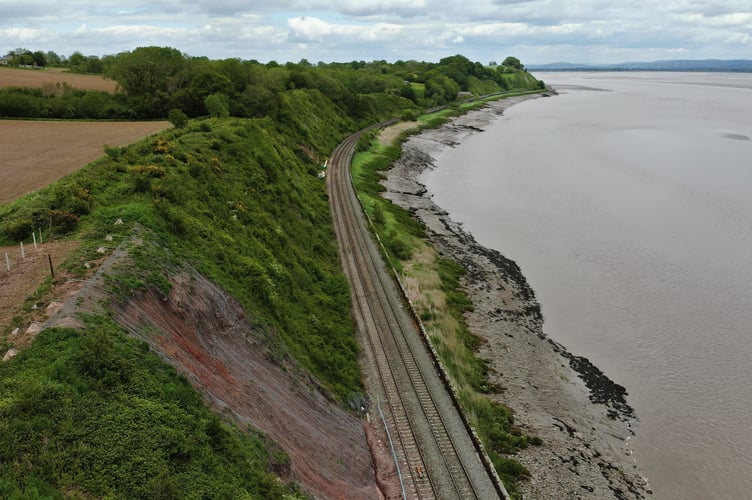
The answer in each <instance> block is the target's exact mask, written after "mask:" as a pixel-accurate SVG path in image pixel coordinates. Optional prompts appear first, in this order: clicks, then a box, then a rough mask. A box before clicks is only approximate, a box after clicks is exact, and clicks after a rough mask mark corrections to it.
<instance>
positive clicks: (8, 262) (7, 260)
mask: <svg viewBox="0 0 752 500" xmlns="http://www.w3.org/2000/svg"><path fill="white" fill-rule="evenodd" d="M5 267H7V268H8V272H10V259H9V258H8V252H5Z"/></svg>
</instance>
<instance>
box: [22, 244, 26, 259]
mask: <svg viewBox="0 0 752 500" xmlns="http://www.w3.org/2000/svg"><path fill="white" fill-rule="evenodd" d="M21 258H22V259H24V260H26V252H24V248H23V241H22V242H21Z"/></svg>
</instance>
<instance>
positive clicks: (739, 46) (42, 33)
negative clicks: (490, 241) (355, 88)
mask: <svg viewBox="0 0 752 500" xmlns="http://www.w3.org/2000/svg"><path fill="white" fill-rule="evenodd" d="M149 45H157V46H163V47H164V46H166V47H173V48H176V49H178V50H180V51H182V52H184V53H186V54H189V55H191V56H207V57H209V58H211V59H223V58H228V57H237V58H241V59H257V60H259V61H262V62H267V61H270V60H276V61H278V62H287V61H295V62H297V61H299V60H301V59H303V58H305V59H308V60H309V61H310V62H312V63H315V62H318V61H325V62H330V61H341V62H344V61H352V60H366V61H371V60H377V59H386V60H387V61H390V62H392V61H396V60H398V59H403V60H407V59H417V60H423V61H438V60H439V59H440V58H442V57H446V56H450V55H454V54H462V55H464V56H466V57H469V58H470V59H472V60H473V61H481V62H483V63H487V62H490V61H498V62H501V61H502V60H503V59H504V58H505V57H506V56H508V55H513V56H516V57H518V58H519V59H520V60H521V61H522V62H523V63H525V64H537V63H546V62H558V61H568V62H593V63H599V62H626V61H652V60H658V59H705V58H719V59H742V58H743V59H750V58H752V0H629V1H619V0H464V1H463V0H459V1H448V0H339V1H334V0H271V1H270V0H266V1H263V2H262V1H258V0H119V1H118V2H108V1H102V0H67V1H65V2H63V1H60V0H54V1H52V0H22V1H21V0H2V1H1V2H0V52H3V53H5V52H7V51H10V50H13V49H16V48H20V47H23V48H28V49H30V50H32V51H35V50H43V51H48V50H52V51H55V52H57V53H58V54H61V55H66V56H68V55H70V54H72V53H73V52H74V51H80V52H82V53H83V54H84V55H97V56H102V55H105V54H117V53H118V52H122V51H126V50H133V49H134V48H136V47H140V46H149Z"/></svg>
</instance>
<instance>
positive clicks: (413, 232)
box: [353, 91, 540, 496]
mask: <svg viewBox="0 0 752 500" xmlns="http://www.w3.org/2000/svg"><path fill="white" fill-rule="evenodd" d="M536 92H537V91H536ZM524 93H528V92H526V91H521V92H519V93H515V94H509V95H519V94H524ZM497 98H498V97H495V98H489V99H486V100H491V99H497ZM484 103H485V101H480V102H479V101H475V102H468V103H464V104H462V105H459V106H455V107H453V108H448V109H445V110H442V111H439V112H437V113H433V114H430V115H424V116H421V117H420V118H419V125H418V126H417V127H416V128H415V129H413V130H411V131H408V132H406V133H403V134H402V135H401V137H400V138H399V139H398V140H397V141H395V143H394V144H390V145H385V144H382V143H381V142H380V141H379V140H378V139H377V138H376V137H375V134H373V133H371V134H366V135H365V136H364V137H363V139H362V140H361V142H360V144H359V147H358V149H359V152H358V153H357V154H356V156H355V159H354V161H353V178H354V180H355V183H356V186H357V189H358V192H359V194H360V197H361V200H362V203H363V205H364V207H365V210H366V212H367V213H368V215H369V217H370V219H371V221H372V222H373V224H374V229H375V230H376V231H377V232H378V233H379V236H380V238H381V241H382V242H383V244H384V247H385V248H386V250H387V254H388V255H387V258H388V260H389V261H390V263H391V265H392V266H393V267H394V268H395V269H397V270H398V272H399V273H400V275H401V278H402V279H403V281H405V282H412V283H416V284H417V287H418V289H419V290H420V294H419V295H420V297H419V298H417V299H416V300H414V301H413V302H414V305H415V306H416V310H417V311H418V314H419V315H420V317H421V320H422V322H423V324H424V325H425V327H426V331H427V332H428V335H429V336H430V338H431V340H432V342H433V344H434V346H435V348H436V350H437V352H438V354H439V357H440V358H441V360H442V362H443V363H444V366H445V367H446V368H447V371H448V374H449V376H450V378H451V380H452V382H453V384H454V386H455V387H456V388H457V391H458V395H459V399H460V401H461V404H462V406H463V408H464V410H465V412H466V414H467V415H468V418H469V420H470V422H471V423H472V425H473V426H474V428H475V429H476V431H477V432H478V434H479V436H480V438H481V440H482V441H483V443H484V445H485V447H486V450H487V451H488V453H489V455H490V457H491V459H492V461H493V463H494V465H495V467H496V470H497V472H498V473H499V475H500V476H501V477H502V479H503V480H504V483H505V485H506V486H507V489H508V490H509V491H510V494H512V495H513V496H515V495H516V487H515V485H516V482H517V481H519V480H520V479H522V478H524V477H526V476H527V475H528V472H527V470H526V469H525V467H524V466H522V465H521V464H519V463H518V462H516V461H515V460H514V459H513V458H510V455H513V454H514V453H515V452H516V451H517V450H518V449H520V448H524V447H527V446H528V444H530V443H532V444H539V443H540V439H539V438H537V437H531V436H526V435H523V434H522V433H521V432H520V431H519V429H517V428H515V426H514V417H513V413H512V410H511V409H509V408H507V407H505V406H503V405H501V404H498V403H496V402H494V401H492V400H491V399H490V398H489V397H487V396H486V394H489V393H492V392H495V391H498V390H499V388H497V387H493V386H492V385H491V384H489V382H488V377H487V375H488V367H487V365H486V363H485V362H484V361H482V360H481V359H479V358H478V357H476V356H475V354H474V351H475V350H476V349H477V347H478V345H479V341H480V340H479V339H478V338H477V336H475V335H474V334H473V333H472V332H470V330H469V329H468V328H467V326H466V324H465V322H464V320H463V317H462V315H463V313H464V312H466V311H468V310H469V309H470V308H472V303H471V302H470V301H469V300H468V298H467V297H466V295H465V294H464V293H463V292H462V291H461V290H460V288H459V280H460V278H461V276H462V274H463V273H464V269H463V268H462V267H460V266H459V265H458V264H456V263H455V262H453V261H451V260H448V259H443V258H441V257H440V256H439V255H438V253H437V252H436V250H435V249H434V248H433V247H431V246H430V245H429V244H427V243H426V241H425V240H424V228H423V227H422V226H421V225H420V224H418V223H417V222H416V220H415V219H414V218H413V217H412V216H411V215H410V214H409V213H408V212H407V211H405V210H403V209H401V208H399V207H397V206H396V205H394V204H393V203H391V202H389V201H388V200H385V199H384V198H382V197H381V196H380V195H379V193H380V192H382V191H384V187H383V186H382V185H381V184H380V183H379V181H380V179H381V178H382V174H381V171H383V170H386V169H388V168H389V166H390V165H391V163H392V162H393V161H394V160H396V159H397V158H399V156H400V144H401V142H402V141H404V140H405V139H406V138H407V137H408V136H409V135H410V134H412V133H416V132H418V131H419V130H422V129H425V128H433V127H437V126H439V125H441V124H442V123H445V122H446V121H447V120H448V119H449V118H450V117H451V116H455V115H457V114H460V113H464V112H467V111H469V110H472V109H476V108H477V107H480V106H482V105H483V104H484Z"/></svg>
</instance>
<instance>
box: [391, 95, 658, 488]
mask: <svg viewBox="0 0 752 500" xmlns="http://www.w3.org/2000/svg"><path fill="white" fill-rule="evenodd" d="M535 97H538V96H523V97H514V98H508V99H505V100H502V101H498V102H495V103H491V104H489V105H487V106H486V107H484V108H482V109H480V110H477V111H473V112H471V113H469V114H466V115H464V116H461V117H458V118H455V119H453V120H452V121H451V122H449V123H447V124H445V125H443V126H441V127H439V128H437V129H431V130H426V131H424V132H422V133H420V134H419V135H415V136H413V137H411V138H410V139H409V140H408V141H407V142H405V143H404V144H403V147H402V151H403V154H402V157H401V159H400V160H398V161H397V162H396V163H395V165H394V168H392V169H391V170H390V171H388V172H387V173H386V175H387V178H386V180H385V181H384V182H383V184H384V185H385V187H386V189H387V190H386V192H385V193H384V196H386V197H387V198H389V199H390V200H392V201H393V202H394V203H397V204H398V205H400V206H402V207H403V208H405V209H407V210H409V211H410V212H411V213H412V214H414V216H415V217H416V218H418V219H419V220H420V221H421V222H422V223H423V224H424V225H425V226H426V228H427V234H428V238H429V240H430V241H431V243H432V244H433V245H434V246H435V248H436V249H437V250H438V251H439V252H440V253H441V254H442V255H443V256H444V257H447V258H451V259H453V260H455V261H456V262H458V263H460V264H461V265H462V266H463V267H465V269H466V270H467V274H466V275H465V277H464V278H463V283H462V284H463V286H464V288H465V290H466V292H467V293H468V295H469V297H470V299H471V300H472V302H473V304H474V310H473V311H472V312H469V313H467V314H466V318H465V319H466V321H467V324H468V326H469V327H470V329H471V330H472V331H473V332H475V333H476V334H477V335H479V336H480V337H481V338H482V339H483V344H482V346H481V348H480V350H479V353H478V354H479V355H480V356H481V357H482V358H483V359H485V360H487V361H488V362H489V366H490V368H491V373H492V376H491V382H492V383H494V384H497V385H498V386H500V387H501V388H502V391H501V392H500V393H499V394H497V395H495V396H493V397H495V398H497V399H498V400H499V401H500V402H501V403H503V404H505V405H507V406H509V407H510V408H512V409H513V410H514V412H515V419H516V423H517V424H518V426H519V427H520V428H522V429H523V430H524V431H525V432H527V433H528V434H530V435H536V436H539V437H540V438H541V439H542V440H543V443H544V444H543V445H542V446H531V447H529V448H527V449H525V450H522V451H521V452H520V453H519V454H518V455H517V456H516V458H517V459H518V460H519V461H520V462H521V463H523V464H524V465H525V466H526V467H527V468H528V469H529V470H530V472H531V476H532V478H531V479H530V480H529V481H527V482H524V483H523V484H522V487H521V489H522V491H523V494H524V497H525V498H529V499H550V498H598V499H602V498H618V499H628V498H629V499H631V498H645V497H647V496H648V495H650V494H651V491H650V487H649V485H648V484H647V482H646V480H645V479H643V476H642V475H641V474H640V470H639V467H638V465H637V463H636V462H635V460H634V459H633V458H632V456H631V455H632V453H631V450H630V447H629V441H630V438H631V437H632V436H633V435H634V433H635V432H636V430H637V429H638V425H637V423H638V422H637V416H636V415H635V413H634V411H633V409H632V408H631V407H630V406H629V403H628V400H627V391H626V389H625V388H624V387H622V386H621V385H619V384H617V383H615V382H613V381H611V380H610V379H609V378H608V377H607V376H605V375H604V374H603V373H602V372H601V371H600V370H599V369H598V368H597V367H596V366H594V365H593V364H592V363H590V362H589V361H588V360H587V359H585V358H583V357H580V356H577V355H576V353H570V352H569V351H567V349H566V347H565V346H562V345H560V344H558V343H557V342H555V341H554V340H553V339H551V338H549V337H548V336H547V335H546V334H544V333H543V317H542V315H541V311H540V305H539V303H538V301H537V299H536V297H535V293H534V291H533V290H532V289H531V288H530V287H529V285H528V284H527V281H526V279H525V277H524V276H523V275H522V273H521V272H520V269H519V267H518V266H517V265H516V264H515V263H514V262H513V261H511V260H509V259H506V258H505V257H504V256H503V255H501V254H500V253H499V252H497V251H495V250H491V249H487V248H484V247H483V246H481V245H479V244H478V243H477V242H476V241H475V239H474V238H473V236H472V235H471V234H468V233H467V232H465V231H464V230H463V228H462V226H461V225H460V224H458V223H455V222H454V221H452V219H451V218H450V216H449V214H447V213H446V211H444V210H443V209H442V208H441V207H439V206H437V205H436V204H434V203H433V201H432V195H431V193H430V192H428V191H427V190H426V187H425V185H424V184H423V183H422V180H424V179H425V175H427V174H428V173H430V170H432V169H433V168H435V159H436V158H437V157H438V156H439V155H440V153H441V152H442V151H443V150H444V149H445V148H449V147H453V146H455V145H457V144H459V143H460V141H462V139H463V138H464V137H466V136H467V135H469V134H475V133H482V132H483V129H484V127H486V126H487V125H488V124H489V123H491V122H492V121H494V120H496V119H497V118H498V117H499V116H501V115H502V114H503V112H504V109H506V108H508V107H509V106H512V105H513V104H516V103H518V102H521V101H522V100H525V99H530V98H535Z"/></svg>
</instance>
